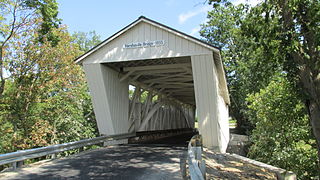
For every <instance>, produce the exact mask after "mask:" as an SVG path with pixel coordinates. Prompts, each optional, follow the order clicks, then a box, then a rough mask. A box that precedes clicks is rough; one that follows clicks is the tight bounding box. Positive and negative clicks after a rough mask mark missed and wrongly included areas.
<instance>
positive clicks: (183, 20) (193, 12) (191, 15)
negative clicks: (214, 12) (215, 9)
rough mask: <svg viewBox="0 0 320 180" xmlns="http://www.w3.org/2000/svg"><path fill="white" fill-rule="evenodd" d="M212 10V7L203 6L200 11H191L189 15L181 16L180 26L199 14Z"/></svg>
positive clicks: (183, 14)
mask: <svg viewBox="0 0 320 180" xmlns="http://www.w3.org/2000/svg"><path fill="white" fill-rule="evenodd" d="M210 8H211V7H210V6H203V7H202V8H200V9H196V10H194V11H189V12H187V13H182V14H180V15H179V24H183V23H185V22H186V21H187V20H188V19H190V18H192V17H194V16H196V15H198V14H201V13H207V11H209V10H210Z"/></svg>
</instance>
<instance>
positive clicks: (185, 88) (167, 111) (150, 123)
mask: <svg viewBox="0 0 320 180" xmlns="http://www.w3.org/2000/svg"><path fill="white" fill-rule="evenodd" d="M104 65H105V66H107V67H108V68H111V69H112V70H114V71H116V72H118V74H119V75H118V76H119V78H120V82H121V81H122V82H123V81H128V84H130V85H131V87H134V89H130V90H131V91H132V90H133V93H131V94H130V96H131V98H130V101H129V117H128V120H129V128H128V132H141V131H159V130H169V129H187V128H194V123H195V108H196V107H195V105H196V102H195V94H194V84H193V76H192V65H191V57H190V56H186V57H174V58H159V59H149V60H148V59H146V60H136V61H123V62H110V63H104Z"/></svg>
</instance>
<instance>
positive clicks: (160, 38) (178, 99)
mask: <svg viewBox="0 0 320 180" xmlns="http://www.w3.org/2000/svg"><path fill="white" fill-rule="evenodd" d="M76 62H77V63H79V64H82V65H83V67H84V70H85V73H86V77H87V81H88V84H89V89H90V93H91V95H92V100H93V106H94V111H95V114H96V118H97V123H98V128H99V132H100V134H105V135H112V134H120V133H127V132H139V131H153V130H166V129H180V128H194V122H195V117H196V116H197V119H198V122H199V132H200V134H201V135H202V136H203V143H204V145H205V146H207V147H209V148H212V149H215V150H216V151H219V152H225V151H226V148H227V144H228V141H229V124H228V104H229V96H228V90H227V84H226V79H225V73H224V69H223V65H222V62H221V57H220V51H219V49H217V48H216V47H214V46H212V45H210V44H207V43H205V42H203V41H201V40H198V39H196V38H194V37H191V36H189V35H187V34H184V33H182V32H179V31H177V30H175V29H172V28H170V27H168V26H165V25H163V24H160V23H158V22H155V21H153V20H151V19H148V18H145V17H143V16H142V17H140V18H138V19H137V20H136V21H134V22H133V23H131V24H130V25H128V26H126V27H125V28H123V29H122V30H120V31H119V32H117V33H116V34H114V35H113V36H111V37H110V38H108V39H106V40H105V41H103V42H102V43H100V44H99V45H97V46H96V47H94V48H93V49H91V50H90V51H88V52H87V53H85V54H84V55H82V56H81V57H79V58H78V59H77V60H76ZM129 85H133V86H134V87H135V91H134V94H133V97H132V98H131V99H132V100H131V101H130V100H129V93H128V91H129ZM143 92H147V93H148V95H147V98H146V100H145V101H144V102H141V100H140V98H141V94H142V93H143ZM195 111H197V113H195Z"/></svg>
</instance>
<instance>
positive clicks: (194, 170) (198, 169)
mask: <svg viewBox="0 0 320 180" xmlns="http://www.w3.org/2000/svg"><path fill="white" fill-rule="evenodd" d="M188 165H189V174H190V178H191V180H205V179H206V164H205V161H204V160H202V137H201V135H195V136H193V137H192V138H191V140H190V142H189V144H188Z"/></svg>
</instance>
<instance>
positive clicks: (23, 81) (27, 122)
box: [0, 28, 97, 153]
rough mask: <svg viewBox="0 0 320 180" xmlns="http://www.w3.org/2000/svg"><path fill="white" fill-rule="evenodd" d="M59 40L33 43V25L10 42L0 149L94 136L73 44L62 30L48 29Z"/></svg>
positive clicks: (0, 117) (35, 37)
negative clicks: (10, 48)
mask: <svg viewBox="0 0 320 180" xmlns="http://www.w3.org/2000/svg"><path fill="white" fill-rule="evenodd" d="M52 33H54V35H55V36H59V38H60V41H59V42H58V43H57V44H56V45H55V46H52V43H51V42H50V41H49V40H47V39H46V38H45V39H44V41H43V43H37V42H38V38H39V36H40V34H39V33H38V29H31V30H30V31H29V33H26V34H25V36H22V38H19V39H15V41H14V42H12V44H11V46H12V47H14V48H13V49H14V53H10V54H8V55H7V57H6V58H8V59H11V61H10V63H8V64H7V69H8V70H9V74H10V77H9V78H8V80H7V82H6V88H5V91H4V94H3V97H2V98H1V99H0V100H1V101H0V108H1V112H2V113H1V114H0V123H1V125H2V126H1V128H0V133H1V134H6V136H3V137H1V138H2V139H1V142H0V145H1V147H0V150H1V151H2V153H4V152H10V151H16V150H19V149H29V148H35V147H41V146H47V145H50V144H57V143H65V142H70V141H76V140H80V139H84V138H90V137H95V136H96V135H97V128H96V123H95V118H94V114H93V112H92V104H91V99H90V96H89V93H88V89H87V85H86V83H85V79H84V73H83V72H82V70H81V67H80V66H78V65H76V64H75V63H74V59H75V57H77V56H79V53H80V51H79V49H78V46H77V45H76V44H73V43H71V40H72V39H71V37H70V36H69V35H68V33H67V31H66V30H65V29H63V28H62V29H55V30H52Z"/></svg>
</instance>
